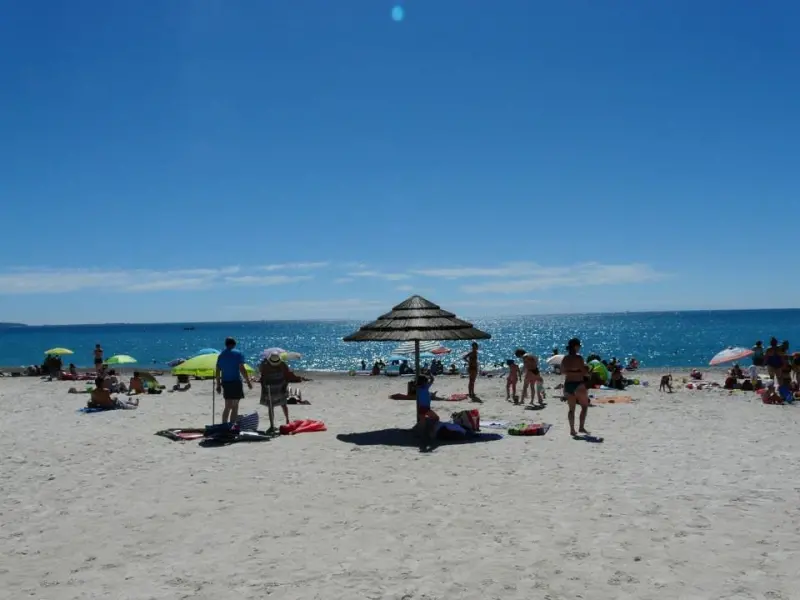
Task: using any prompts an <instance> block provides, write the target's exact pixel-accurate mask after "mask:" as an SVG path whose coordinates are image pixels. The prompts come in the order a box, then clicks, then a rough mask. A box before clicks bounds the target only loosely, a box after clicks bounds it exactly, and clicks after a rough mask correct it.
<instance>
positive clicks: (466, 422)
mask: <svg viewBox="0 0 800 600" xmlns="http://www.w3.org/2000/svg"><path fill="white" fill-rule="evenodd" d="M450 419H451V420H452V421H453V423H455V424H456V425H460V426H461V427H463V428H464V429H466V430H467V432H468V433H478V432H479V431H480V430H481V415H480V413H479V412H478V410H477V409H474V408H473V409H472V410H460V411H458V412H454V413H453V414H452V415H450Z"/></svg>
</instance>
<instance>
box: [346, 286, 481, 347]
mask: <svg viewBox="0 0 800 600" xmlns="http://www.w3.org/2000/svg"><path fill="white" fill-rule="evenodd" d="M491 337H492V336H491V335H489V334H488V333H486V332H485V331H481V330H480V329H476V328H475V327H473V326H472V323H467V322H466V321H462V320H461V319H459V318H457V317H456V316H455V315H454V314H453V313H451V312H447V311H446V310H442V309H441V308H440V307H439V306H437V305H436V304H434V303H433V302H431V301H429V300H426V299H425V298H423V297H422V296H411V297H410V298H409V299H408V300H405V301H404V302H401V303H400V304H398V305H397V306H395V307H394V308H393V309H392V310H391V312H388V313H386V314H385V315H381V316H380V317H378V319H377V320H376V321H373V322H372V323H367V324H366V325H364V326H363V327H361V328H360V329H359V330H358V331H356V332H355V333H352V334H350V335H348V336H347V337H346V338H344V341H345V342H405V341H408V340H412V341H413V340H416V341H419V340H487V339H489V338H491Z"/></svg>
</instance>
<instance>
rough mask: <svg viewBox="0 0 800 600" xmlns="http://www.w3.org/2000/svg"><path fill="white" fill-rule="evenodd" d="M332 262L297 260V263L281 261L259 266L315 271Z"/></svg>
mask: <svg viewBox="0 0 800 600" xmlns="http://www.w3.org/2000/svg"><path fill="white" fill-rule="evenodd" d="M329 264H330V263H327V262H296V263H281V264H275V265H262V266H260V267H258V270H259V271H313V270H316V269H324V268H325V267H327V266H328V265H329Z"/></svg>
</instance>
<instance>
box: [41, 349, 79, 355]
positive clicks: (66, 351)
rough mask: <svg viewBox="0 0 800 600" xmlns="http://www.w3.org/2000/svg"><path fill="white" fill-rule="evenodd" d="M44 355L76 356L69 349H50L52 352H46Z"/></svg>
mask: <svg viewBox="0 0 800 600" xmlns="http://www.w3.org/2000/svg"><path fill="white" fill-rule="evenodd" d="M44 353H45V354H47V355H49V356H61V355H62V354H75V353H74V352H73V351H72V350H70V349H69V348H50V350H45V352H44Z"/></svg>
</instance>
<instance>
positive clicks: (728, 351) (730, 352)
mask: <svg viewBox="0 0 800 600" xmlns="http://www.w3.org/2000/svg"><path fill="white" fill-rule="evenodd" d="M752 355H753V351H752V350H750V349H749V348H741V347H736V348H734V347H733V346H731V347H728V348H725V350H723V351H722V352H717V353H716V354H715V355H714V358H712V359H711V362H710V363H708V364H709V365H711V366H712V367H714V366H716V365H722V364H725V363H729V362H734V361H736V360H741V359H743V358H747V357H748V356H752Z"/></svg>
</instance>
